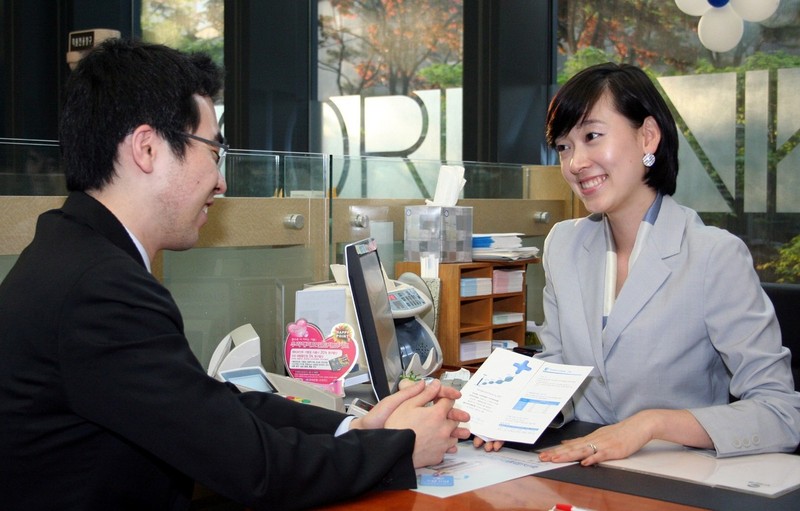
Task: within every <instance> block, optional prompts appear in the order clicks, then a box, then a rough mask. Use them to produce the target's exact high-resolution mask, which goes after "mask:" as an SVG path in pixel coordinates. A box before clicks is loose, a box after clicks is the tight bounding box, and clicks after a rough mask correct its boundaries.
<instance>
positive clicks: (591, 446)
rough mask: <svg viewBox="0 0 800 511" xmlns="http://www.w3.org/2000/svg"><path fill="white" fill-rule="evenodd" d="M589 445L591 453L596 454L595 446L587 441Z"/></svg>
mask: <svg viewBox="0 0 800 511" xmlns="http://www.w3.org/2000/svg"><path fill="white" fill-rule="evenodd" d="M589 447H590V448H591V449H592V454H597V446H595V445H594V444H593V443H591V442H589Z"/></svg>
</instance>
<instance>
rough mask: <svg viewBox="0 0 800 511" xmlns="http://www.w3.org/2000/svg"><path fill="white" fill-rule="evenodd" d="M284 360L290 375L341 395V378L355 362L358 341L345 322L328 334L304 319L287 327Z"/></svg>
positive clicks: (342, 387) (342, 380)
mask: <svg viewBox="0 0 800 511" xmlns="http://www.w3.org/2000/svg"><path fill="white" fill-rule="evenodd" d="M286 332H287V335H286V344H285V346H284V360H285V361H286V369H287V370H288V371H289V374H290V375H291V376H292V377H293V378H297V379H299V380H303V381H305V382H308V383H313V384H315V385H319V386H320V387H322V388H324V389H325V390H328V391H330V392H333V393H334V394H337V395H344V377H345V375H346V374H347V373H349V372H350V369H352V367H353V365H355V363H356V362H357V361H358V343H356V341H355V337H354V330H353V327H352V326H350V325H349V324H347V323H338V324H336V325H334V326H333V328H332V329H331V333H330V335H329V336H328V337H326V338H324V339H323V337H322V331H321V330H320V329H319V328H318V327H317V326H316V325H314V324H313V323H308V322H307V321H306V320H305V319H302V318H301V319H298V320H297V321H295V322H294V323H290V324H289V326H287V327H286Z"/></svg>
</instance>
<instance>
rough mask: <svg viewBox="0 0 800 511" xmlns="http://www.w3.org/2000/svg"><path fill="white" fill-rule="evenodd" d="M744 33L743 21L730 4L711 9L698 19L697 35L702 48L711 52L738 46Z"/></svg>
mask: <svg viewBox="0 0 800 511" xmlns="http://www.w3.org/2000/svg"><path fill="white" fill-rule="evenodd" d="M743 33H744V21H742V18H741V16H739V15H738V14H736V12H734V10H733V9H732V8H731V6H730V4H728V5H726V6H724V7H721V8H713V9H711V10H710V11H708V12H707V13H705V14H703V16H702V17H701V18H700V23H698V24H697V35H698V36H699V37H700V42H701V43H703V46H705V47H706V48H708V49H709V50H711V51H716V52H724V51H728V50H732V49H733V48H735V47H736V45H737V44H739V40H740V39H741V38H742V34H743Z"/></svg>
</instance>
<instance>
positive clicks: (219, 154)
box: [182, 132, 231, 167]
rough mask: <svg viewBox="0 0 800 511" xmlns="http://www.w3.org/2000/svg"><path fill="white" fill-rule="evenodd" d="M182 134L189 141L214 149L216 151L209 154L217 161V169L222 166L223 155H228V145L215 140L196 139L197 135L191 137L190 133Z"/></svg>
mask: <svg viewBox="0 0 800 511" xmlns="http://www.w3.org/2000/svg"><path fill="white" fill-rule="evenodd" d="M182 133H183V134H184V135H186V136H187V137H189V138H191V139H194V140H197V141H199V142H203V143H204V144H208V145H210V146H212V147H216V148H217V150H216V151H214V150H212V151H211V152H212V153H214V156H215V157H216V159H217V167H220V166H222V160H224V159H225V155H226V154H227V153H228V151H229V150H230V148H231V146H229V145H228V144H226V143H224V142H217V141H216V140H210V139H207V138H203V137H198V136H197V135H192V134H191V133H186V132H182Z"/></svg>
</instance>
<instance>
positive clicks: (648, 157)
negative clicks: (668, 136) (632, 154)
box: [642, 153, 656, 168]
mask: <svg viewBox="0 0 800 511" xmlns="http://www.w3.org/2000/svg"><path fill="white" fill-rule="evenodd" d="M642 163H644V166H645V167H647V168H650V167H652V166H653V165H654V164H655V163H656V155H655V154H653V153H647V154H645V155H644V156H643V157H642Z"/></svg>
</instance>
